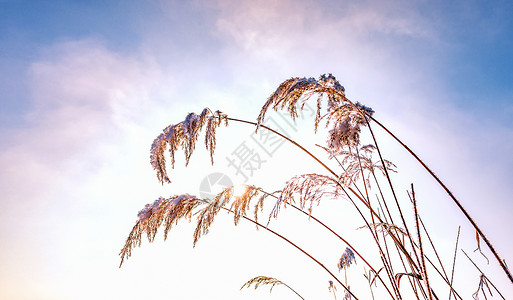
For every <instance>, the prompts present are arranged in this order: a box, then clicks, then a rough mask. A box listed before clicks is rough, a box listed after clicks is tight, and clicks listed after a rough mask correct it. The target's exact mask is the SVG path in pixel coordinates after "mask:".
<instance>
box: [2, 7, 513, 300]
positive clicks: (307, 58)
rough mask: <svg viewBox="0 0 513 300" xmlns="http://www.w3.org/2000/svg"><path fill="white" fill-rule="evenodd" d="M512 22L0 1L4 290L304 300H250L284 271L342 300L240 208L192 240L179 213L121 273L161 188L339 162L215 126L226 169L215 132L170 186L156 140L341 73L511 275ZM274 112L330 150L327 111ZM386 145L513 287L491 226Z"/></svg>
mask: <svg viewBox="0 0 513 300" xmlns="http://www.w3.org/2000/svg"><path fill="white" fill-rule="evenodd" d="M512 16H513V5H512V4H511V3H509V2H507V1H499V2H493V3H488V2H481V1H477V2H471V3H469V2H465V3H463V2H461V3H460V2H450V3H447V2H444V1H431V2H425V3H424V2H403V1H391V2H388V3H386V4H384V3H381V2H380V1H363V2H350V1H328V0H326V1H320V2H315V3H313V2H309V1H288V0H287V1H279V2H278V1H271V0H259V1H235V0H219V1H202V0H198V1H189V2H180V1H166V0H160V1H154V2H151V3H142V2H131V1H116V2H109V3H103V2H100V1H93V2H92V3H76V2H74V1H65V0H62V1H55V2H52V3H47V2H39V1H23V0H21V1H17V0H6V1H0V37H1V38H0V49H2V50H1V51H0V73H1V74H2V78H3V80H2V81H1V82H0V95H2V99H1V107H0V124H1V126H0V167H1V170H2V171H1V173H0V174H1V175H0V176H1V179H0V190H1V192H2V200H1V204H2V209H1V210H0V225H1V226H0V245H1V246H0V265H1V266H2V268H1V269H0V298H2V299H4V298H5V299H14V300H18V299H91V298H100V299H119V298H124V299H138V298H141V297H144V298H148V299H169V297H173V298H176V299H204V298H205V297H206V296H208V297H209V299H296V298H295V296H294V295H293V294H291V293H290V291H287V290H286V289H282V288H280V287H276V288H275V289H273V292H272V293H271V294H269V291H268V289H267V288H265V287H264V288H262V289H261V290H257V291H254V290H253V289H246V290H243V291H239V288H240V286H242V284H243V283H244V282H245V281H246V280H248V279H250V278H252V277H254V276H257V275H269V276H273V277H276V278H278V279H280V280H283V281H284V282H286V283H287V284H290V285H291V286H292V287H294V288H297V289H298V290H301V292H302V294H304V295H305V296H306V298H307V299H312V298H326V299H330V297H332V295H331V296H330V293H329V291H328V280H330V278H329V276H327V275H326V274H325V273H323V271H322V270H319V268H318V266H316V265H314V264H311V262H310V261H308V260H306V259H305V257H304V256H303V255H302V254H301V253H298V252H297V251H295V250H294V249H291V248H290V247H288V246H287V245H285V244H283V243H282V242H281V241H279V240H278V239H276V238H275V237H273V236H271V235H269V234H266V233H265V232H263V231H262V230H260V231H256V230H255V227H254V225H252V224H245V223H244V222H241V224H240V225H239V227H237V228H235V227H233V219H231V218H230V216H228V215H225V214H221V215H219V216H218V217H217V219H216V222H215V223H214V226H213V227H212V229H211V232H210V233H209V234H208V235H207V236H205V237H203V238H202V239H201V240H200V241H199V243H198V245H197V246H196V247H195V248H192V232H193V230H194V226H193V224H187V223H186V222H182V223H180V224H178V226H176V227H175V228H174V229H173V230H172V231H171V234H170V236H169V238H168V240H167V241H165V242H164V241H163V238H162V236H159V237H158V238H157V239H156V241H155V243H153V244H149V243H147V242H146V241H143V245H142V247H140V248H137V249H135V250H134V253H133V255H132V257H131V258H130V259H129V260H128V261H127V262H125V264H124V265H123V267H122V268H121V269H118V265H119V256H118V252H119V250H120V249H121V247H122V246H123V243H124V240H125V239H126V237H127V235H128V233H129V231H130V229H131V228H132V226H133V225H134V223H135V221H136V219H137V212H138V211H140V210H141V209H143V208H144V205H145V204H146V203H153V201H154V200H155V199H157V198H158V197H160V196H162V197H170V196H172V195H179V194H185V193H189V194H191V195H192V194H194V195H198V194H199V193H201V192H214V191H206V190H205V189H204V187H202V186H201V182H202V180H203V179H205V178H206V177H207V176H208V175H209V174H215V173H221V174H225V175H227V178H229V180H230V181H231V182H232V184H234V185H235V186H240V185H241V184H249V185H255V186H261V187H263V188H265V189H268V190H270V191H275V190H277V189H280V188H281V187H282V186H283V183H284V182H286V181H287V180H288V179H290V178H291V177H292V176H293V175H299V174H303V173H312V172H322V169H321V168H320V167H319V166H318V165H316V164H315V163H314V162H313V161H312V160H311V159H310V158H309V157H306V156H304V155H303V154H302V153H300V152H298V151H297V149H295V148H294V147H293V146H291V145H290V144H287V143H284V144H280V146H279V147H278V148H277V149H276V151H275V152H272V155H271V154H269V153H271V152H269V153H265V152H262V151H263V150H259V149H260V148H259V145H258V144H256V143H255V136H254V128H253V127H252V126H249V125H245V124H238V123H235V122H232V123H231V124H230V126H229V127H228V128H224V127H221V128H219V129H218V145H217V149H216V156H215V165H214V166H211V165H210V157H209V155H208V153H207V151H205V149H204V145H203V144H202V143H200V141H198V145H197V146H196V152H195V153H194V155H193V157H192V158H191V161H190V164H189V167H188V168H185V167H184V159H183V154H182V152H179V153H177V155H176V157H177V162H176V168H175V170H171V171H170V178H171V180H172V183H171V184H169V185H161V184H159V183H158V181H157V179H156V177H155V172H154V171H153V170H152V168H151V166H150V164H149V148H150V146H151V143H152V141H153V139H154V138H155V137H157V135H158V134H160V133H161V131H162V129H164V128H165V127H166V126H168V125H169V124H174V123H178V122H181V121H183V120H184V119H185V117H186V116H187V114H188V113H190V112H195V113H200V112H201V111H202V109H203V108H204V107H209V108H211V109H212V110H214V111H215V110H217V109H219V110H221V111H223V112H225V113H227V114H228V115H229V116H231V117H234V118H240V119H245V120H249V121H254V120H255V119H256V117H257V116H258V113H259V111H260V108H261V106H262V105H263V103H264V102H265V101H266V99H267V97H268V96H269V95H270V94H271V93H272V92H274V90H275V89H276V88H277V87H278V85H279V84H280V83H281V82H283V81H284V80H286V79H288V78H290V77H315V78H317V77H318V76H319V75H321V74H324V73H332V74H333V75H335V76H336V77H337V79H338V80H339V81H340V82H341V84H342V85H344V86H345V89H346V95H347V96H348V98H350V99H351V100H354V101H359V102H361V103H363V104H364V105H367V106H369V107H372V108H373V109H374V110H375V111H376V118H377V119H378V120H380V121H381V122H382V123H383V124H385V125H386V126H387V127H388V128H390V129H391V130H392V131H393V132H394V133H396V134H397V135H398V136H399V137H400V138H401V139H402V140H403V141H404V142H405V143H406V144H407V145H408V146H410V147H411V148H412V149H413V150H414V151H415V152H416V153H417V154H418V155H419V156H420V157H421V159H423V160H424V161H425V162H426V163H427V164H428V165H429V166H430V167H431V168H432V169H433V170H434V172H435V173H436V174H437V175H438V176H439V177H440V178H441V179H442V180H443V181H444V182H445V183H446V184H447V185H448V187H449V188H450V189H451V191H452V192H453V193H454V194H455V195H456V196H457V198H458V199H460V200H461V201H462V203H463V205H464V206H465V208H466V209H467V210H468V211H469V212H470V214H471V216H472V217H473V218H474V219H475V220H476V222H477V223H478V224H479V225H480V226H481V227H482V229H483V231H484V232H485V234H486V235H487V236H488V238H489V239H490V240H491V241H492V243H494V245H495V246H496V250H497V251H498V253H499V254H501V255H502V256H503V258H504V259H505V260H506V262H507V263H508V265H510V266H511V264H512V262H513V240H512V239H511V238H510V237H511V236H513V220H512V212H513V202H512V201H510V200H509V199H510V198H511V194H512V193H513V186H512V185H511V183H512V182H513V171H512V170H513V157H512V156H511V153H513V127H512V125H511V124H513V100H512V99H513V98H512V97H513V87H512V85H511V82H512V79H513V73H512V72H511V70H512V69H513V30H512V28H513V24H512V23H513V18H512ZM311 101H314V100H313V99H312V100H311ZM311 103H314V102H311ZM270 117H271V118H272V119H273V122H274V123H273V125H274V126H280V127H281V128H282V129H283V130H284V131H286V132H287V133H288V134H290V135H291V136H292V137H293V138H294V139H295V140H297V141H299V142H300V143H301V144H303V145H305V146H306V147H309V148H308V149H309V150H312V151H316V153H322V151H320V149H318V148H317V147H315V146H314V144H315V143H323V142H324V141H325V139H326V133H325V132H322V130H321V131H320V133H319V135H318V136H315V137H314V136H313V129H312V128H313V125H312V116H311V115H308V116H306V117H305V120H304V121H302V120H298V122H297V123H296V124H293V123H288V122H287V121H286V120H285V119H283V118H282V117H281V115H279V114H277V113H275V114H273V115H270ZM378 139H379V141H380V143H381V145H382V147H383V151H384V155H385V157H386V158H388V159H390V160H392V161H394V162H395V163H396V164H397V165H398V169H399V173H398V174H397V175H395V176H394V180H396V182H397V183H396V184H397V186H398V187H399V188H400V189H401V190H400V192H399V193H401V197H405V190H406V189H407V188H408V187H409V184H410V183H411V182H413V183H414V184H415V188H416V191H417V195H418V197H419V209H420V210H421V213H425V214H426V216H429V217H430V218H427V219H426V220H425V221H426V223H429V224H427V226H428V227H429V228H430V229H432V230H433V232H436V233H437V235H436V237H435V238H436V239H437V240H438V243H439V244H438V245H440V247H441V248H446V249H453V248H454V240H455V237H456V231H457V226H458V225H461V226H462V240H461V241H460V243H461V247H462V248H464V249H465V250H466V251H467V250H468V251H467V253H469V255H471V257H472V259H475V261H478V262H479V265H480V267H482V268H483V269H484V270H485V272H486V273H487V275H489V276H490V277H491V278H492V280H493V282H494V283H495V284H496V285H497V286H498V287H501V288H502V289H501V292H503V294H504V295H505V297H506V298H513V288H512V287H513V285H512V284H511V283H509V282H508V281H507V278H505V275H504V273H503V272H502V270H500V269H499V267H498V265H497V264H496V263H495V262H494V260H493V259H492V257H491V254H489V252H487V250H485V246H484V245H482V248H483V251H484V252H485V254H486V255H487V256H488V257H489V259H490V265H486V262H485V260H484V258H482V257H481V256H480V255H479V253H477V252H476V253H474V252H472V251H473V250H474V249H475V247H476V242H475V232H474V231H473V230H472V228H470V226H469V225H468V222H466V221H465V220H464V218H463V217H462V216H461V214H460V213H459V212H458V210H457V209H456V207H455V206H454V205H453V204H452V203H451V202H450V200H449V199H448V198H447V197H445V195H444V193H443V191H442V190H441V189H440V188H439V187H438V186H436V184H433V182H432V179H430V178H429V176H428V175H426V174H425V172H424V171H422V170H421V169H420V168H419V167H418V166H417V165H416V164H415V163H414V162H413V160H412V159H411V158H409V157H408V156H407V154H406V153H405V152H404V150H401V149H400V148H399V147H397V146H396V145H394V144H393V143H392V142H391V140H390V139H389V138H387V137H386V136H385V135H384V134H383V133H382V132H381V133H378ZM244 146H247V147H249V148H250V149H252V150H254V151H255V152H257V153H259V155H261V157H260V158H261V159H262V161H260V163H261V165H260V166H259V168H258V169H256V170H254V172H252V173H251V174H250V173H248V174H245V175H243V174H241V173H240V172H239V173H237V171H236V170H235V169H234V168H233V167H232V166H230V165H229V162H228V159H233V158H234V155H235V154H234V152H236V150H237V149H240V147H244ZM319 155H321V154H319ZM324 159H325V160H327V159H326V157H324ZM298 162H299V163H298ZM331 163H332V162H331ZM245 176H247V177H245ZM214 178H218V177H215V176H214ZM220 178H221V177H219V178H218V179H220ZM225 182H228V181H227V180H226V178H225V179H224V181H219V182H217V184H218V185H217V188H222V187H223V186H224V184H225ZM286 212H287V213H286V214H283V216H282V217H280V219H279V220H277V221H272V222H271V224H272V225H273V226H277V228H279V229H280V230H283V231H284V232H288V233H289V234H290V235H291V238H292V239H294V240H297V241H298V242H301V243H302V245H304V246H305V247H308V249H311V251H312V253H316V254H318V255H320V256H321V257H322V258H323V259H324V260H325V263H326V264H327V265H329V264H331V265H330V266H331V267H332V269H333V270H336V262H337V261H338V259H339V258H340V255H341V253H342V251H343V250H344V249H345V248H344V246H343V245H342V244H341V243H339V242H337V241H334V240H332V238H331V237H329V235H325V234H324V233H323V232H322V231H321V230H317V229H316V227H314V226H311V225H312V224H310V223H309V222H305V219H304V218H302V217H301V216H299V215H295V214H294V212H293V211H292V210H290V209H287V211H286ZM314 212H315V213H316V214H317V215H319V216H323V217H324V218H325V220H326V222H330V224H333V226H336V227H337V229H340V230H341V231H343V233H344V234H346V235H347V236H349V237H356V236H357V235H359V234H360V231H359V230H354V229H355V228H351V229H347V230H346V229H343V226H342V225H340V227H339V226H338V224H339V223H340V224H342V223H345V222H349V221H351V220H353V219H354V215H353V214H354V213H353V212H351V211H350V207H349V206H348V205H347V203H345V202H336V201H323V202H322V203H321V205H319V206H318V207H315V208H314ZM306 225H309V226H306ZM356 227H358V226H356ZM362 245H366V244H365V242H364V241H363V242H362ZM443 259H444V260H447V261H448V262H449V264H450V261H451V260H452V255H448V256H447V257H445V258H443ZM357 263H358V261H357ZM458 266H459V267H460V268H461V269H458V268H457V269H456V272H457V273H456V276H458V272H461V273H460V276H462V277H461V278H464V279H465V280H468V284H469V285H471V286H472V288H471V290H475V289H476V288H477V283H478V281H479V278H478V275H479V274H477V272H476V271H475V270H474V269H473V267H472V266H470V264H469V262H468V260H466V259H465V258H464V256H463V254H462V253H460V254H459V256H458V260H457V267H458ZM476 274H477V275H476ZM340 275H341V276H342V277H343V274H342V273H340ZM348 275H350V274H348ZM353 275H354V276H361V274H353ZM467 276H468V277H467ZM457 278H458V277H457ZM148 287H150V288H148ZM474 287H475V288H474ZM338 291H339V294H338V295H337V296H338V297H339V298H341V297H342V294H341V293H340V292H341V289H340V288H339V289H338ZM472 292H473V291H472ZM443 297H445V295H444V296H443ZM469 297H471V295H466V296H464V297H463V298H464V299H466V298H469ZM495 299H498V298H497V297H495Z"/></svg>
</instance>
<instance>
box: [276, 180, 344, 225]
mask: <svg viewBox="0 0 513 300" xmlns="http://www.w3.org/2000/svg"><path fill="white" fill-rule="evenodd" d="M342 194H343V193H342V190H341V189H340V186H339V184H338V182H337V180H336V179H333V178H331V177H329V176H325V175H320V174H315V173H312V174H304V175H300V176H294V177H293V178H291V179H290V180H289V181H287V183H285V187H284V188H283V190H282V191H281V192H280V195H279V197H278V200H277V201H276V204H275V206H274V209H273V213H272V216H273V217H275V218H276V217H277V216H278V213H279V212H280V208H281V207H282V206H286V205H287V203H288V202H290V203H295V201H296V200H295V199H296V196H297V198H299V206H300V208H301V209H304V208H305V207H308V208H307V210H308V212H309V214H311V213H312V209H313V206H314V204H317V205H318V204H319V203H320V201H321V199H322V198H326V197H327V196H329V197H330V198H338V197H340V196H341V195H342Z"/></svg>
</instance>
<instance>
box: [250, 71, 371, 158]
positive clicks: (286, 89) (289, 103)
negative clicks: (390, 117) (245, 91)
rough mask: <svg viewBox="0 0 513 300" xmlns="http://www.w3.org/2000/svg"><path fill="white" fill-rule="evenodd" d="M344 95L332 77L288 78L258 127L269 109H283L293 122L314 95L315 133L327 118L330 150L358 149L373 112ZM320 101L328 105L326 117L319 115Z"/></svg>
mask: <svg viewBox="0 0 513 300" xmlns="http://www.w3.org/2000/svg"><path fill="white" fill-rule="evenodd" d="M344 91H345V90H344V87H343V86H342V85H341V84H340V83H339V82H338V80H337V79H336V78H335V76H333V75H331V74H324V75H321V76H320V77H319V79H318V80H315V79H314V78H308V79H307V78H298V77H296V78H291V79H289V80H286V81H285V82H283V83H282V84H281V85H280V86H279V87H278V89H277V90H276V91H275V92H274V93H273V94H272V95H271V96H270V97H269V99H267V102H266V103H265V104H264V106H263V107H262V110H261V111H260V114H259V116H258V118H257V123H258V125H260V124H262V122H263V121H264V119H265V114H266V112H267V110H268V109H269V108H270V107H272V108H273V109H274V110H279V109H280V110H283V109H286V110H287V111H288V112H289V114H290V116H291V117H292V119H295V118H296V117H297V116H298V113H297V110H298V106H299V108H300V109H303V108H304V104H305V102H306V101H307V100H309V99H310V98H311V97H312V96H313V95H317V105H316V107H317V110H316V117H315V124H314V127H315V131H317V129H318V127H319V124H320V122H321V120H322V119H324V118H326V127H328V126H330V125H331V130H330V131H329V137H328V146H329V148H331V149H335V150H341V149H343V147H345V146H355V145H358V144H359V142H360V127H361V126H365V125H366V122H367V121H366V116H365V115H366V114H367V115H369V116H371V115H372V114H373V113H374V111H373V110H372V109H371V108H369V107H366V106H364V105H362V104H360V103H358V102H357V103H352V102H351V101H350V100H349V99H347V98H346V96H345V93H344ZM323 98H326V99H327V102H328V105H327V113H326V114H323V113H322V112H321V111H322V99H323ZM300 100H301V101H300ZM298 102H300V103H298Z"/></svg>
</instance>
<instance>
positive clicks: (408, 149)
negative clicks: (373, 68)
mask: <svg viewBox="0 0 513 300" xmlns="http://www.w3.org/2000/svg"><path fill="white" fill-rule="evenodd" d="M367 117H368V118H370V119H371V120H372V121H374V122H375V123H376V124H378V125H379V126H380V127H381V128H382V129H383V130H385V132H387V133H388V134H389V135H390V136H391V137H392V138H393V139H394V140H395V141H397V142H398V143H399V144H400V145H401V146H402V147H403V148H404V149H406V151H408V152H409V153H410V154H411V155H412V156H413V157H414V158H415V159H416V160H417V161H418V162H419V163H420V164H421V165H422V166H423V167H424V169H426V171H427V172H428V173H429V174H430V175H431V176H432V177H433V178H434V179H435V180H436V182H438V184H440V186H441V187H442V188H443V189H444V190H445V192H446V193H447V194H448V195H449V197H450V198H451V199H452V200H453V202H454V203H455V204H456V206H458V208H459V209H460V211H461V212H462V213H463V214H464V215H465V217H466V218H467V220H468V221H469V222H470V224H472V226H473V227H474V228H475V229H476V231H477V232H478V233H479V235H480V236H481V238H483V240H484V241H485V243H486V245H487V246H488V248H489V249H490V251H491V252H492V253H493V255H494V256H495V259H496V260H497V261H498V262H499V265H500V266H501V268H502V269H503V270H504V272H505V273H506V275H507V276H508V278H509V280H510V281H511V282H512V283H513V275H512V274H511V272H510V271H509V269H508V267H507V266H506V264H505V263H504V261H503V260H502V259H501V257H500V256H499V254H498V253H497V251H496V250H495V248H494V247H493V245H492V243H491V242H490V241H489V240H488V238H487V237H486V236H485V235H484V233H483V231H482V230H481V228H479V226H478V225H477V224H476V222H475V221H474V220H473V219H472V217H471V216H470V215H469V213H468V212H467V210H466V209H465V208H464V207H463V205H462V204H461V203H460V201H458V199H456V197H455V196H454V195H453V194H452V192H451V191H450V190H449V188H448V187H447V186H446V185H445V184H444V183H443V182H442V181H441V180H440V179H439V178H438V176H436V175H435V173H434V172H433V171H431V169H430V168H429V167H428V166H427V165H426V164H425V163H424V162H423V161H422V160H421V159H420V158H419V157H418V156H417V155H416V154H415V153H414V152H413V151H412V150H411V149H410V148H409V147H408V146H406V145H405V144H404V143H403V142H402V141H401V140H400V139H399V138H397V137H396V136H395V135H394V134H393V133H392V132H391V131H390V130H388V128H386V127H385V126H384V125H383V124H381V123H380V122H378V121H377V120H376V119H374V118H373V117H372V116H370V115H367Z"/></svg>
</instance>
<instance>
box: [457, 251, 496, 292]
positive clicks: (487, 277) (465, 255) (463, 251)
mask: <svg viewBox="0 0 513 300" xmlns="http://www.w3.org/2000/svg"><path fill="white" fill-rule="evenodd" d="M461 251H463V254H465V256H466V257H467V258H468V260H470V262H471V263H472V264H473V265H474V267H476V269H477V270H478V271H479V272H480V273H481V275H483V276H484V277H485V278H486V280H488V282H489V283H490V284H491V285H492V286H493V288H494V289H495V290H496V291H497V293H499V295H501V297H502V299H504V300H506V298H504V296H503V295H502V294H501V292H500V291H499V290H498V289H497V288H496V287H495V285H494V284H493V282H491V281H490V279H488V277H487V276H486V275H485V274H484V273H483V271H481V269H479V267H478V266H477V265H476V263H475V262H474V261H473V260H472V259H471V258H470V256H468V254H467V252H465V251H464V250H463V249H461Z"/></svg>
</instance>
